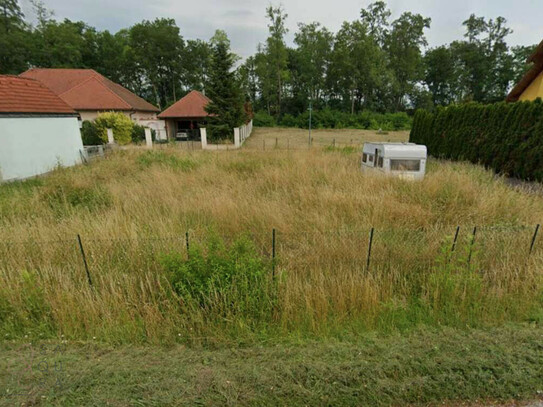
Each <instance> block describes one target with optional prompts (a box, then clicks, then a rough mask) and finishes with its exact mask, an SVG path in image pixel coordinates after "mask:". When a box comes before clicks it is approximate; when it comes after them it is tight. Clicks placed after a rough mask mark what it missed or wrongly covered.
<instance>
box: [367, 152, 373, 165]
mask: <svg viewBox="0 0 543 407" xmlns="http://www.w3.org/2000/svg"><path fill="white" fill-rule="evenodd" d="M368 157H369V158H370V163H372V162H373V155H371V154H368Z"/></svg>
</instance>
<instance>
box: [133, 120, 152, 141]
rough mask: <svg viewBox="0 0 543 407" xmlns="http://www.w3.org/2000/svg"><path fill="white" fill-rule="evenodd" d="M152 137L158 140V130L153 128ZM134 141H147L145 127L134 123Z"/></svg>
mask: <svg viewBox="0 0 543 407" xmlns="http://www.w3.org/2000/svg"><path fill="white" fill-rule="evenodd" d="M151 138H152V140H153V141H156V131H155V130H153V129H151ZM131 139H132V143H141V142H143V141H145V127H143V126H140V125H139V124H136V123H134V126H133V128H132V134H131Z"/></svg>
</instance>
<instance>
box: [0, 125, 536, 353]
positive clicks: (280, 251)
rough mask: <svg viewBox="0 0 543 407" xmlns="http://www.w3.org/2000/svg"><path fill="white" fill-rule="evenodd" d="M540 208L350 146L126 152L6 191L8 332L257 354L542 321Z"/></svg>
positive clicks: (0, 309) (438, 165)
mask: <svg viewBox="0 0 543 407" xmlns="http://www.w3.org/2000/svg"><path fill="white" fill-rule="evenodd" d="M266 131H267V130H257V132H256V134H255V139H254V140H256V141H258V137H263V136H265V134H266ZM325 133H327V132H325ZM280 136H281V135H280ZM393 136H394V137H400V136H398V135H393ZM376 137H377V136H375V135H374V136H373V138H376ZM385 137H386V136H385ZM542 215H543V202H542V201H541V199H540V198H539V197H536V196H532V195H529V194H524V193H522V192H519V191H515V190H512V189H511V188H509V187H508V186H507V185H506V184H505V183H504V182H503V180H501V179H497V178H496V177H495V176H494V175H493V174H492V173H490V172H488V171H485V170H483V169H481V168H480V167H476V166H473V165H467V164H452V163H444V162H435V161H432V162H431V163H430V165H429V168H428V176H427V178H426V179H425V180H424V181H423V182H418V183H415V182H405V181H401V180H397V179H389V178H383V177H378V176H371V175H368V174H362V173H361V172H360V170H359V154H358V153H356V152H355V153H353V152H352V149H344V148H337V149H331V148H325V149H323V148H313V149H311V150H308V151H282V150H278V151H273V150H271V151H264V152H263V151H253V150H251V148H250V145H249V146H248V147H247V148H246V149H244V150H241V151H237V152H203V151H196V152H187V151H178V150H176V149H175V148H166V149H163V150H155V151H145V150H130V151H119V152H117V153H114V154H113V155H111V156H110V157H108V158H107V159H106V160H103V161H97V162H94V163H93V164H92V165H89V166H82V167H77V168H70V169H60V170H57V171H55V172H54V173H52V174H50V175H49V176H47V177H43V178H40V179H35V180H30V181H27V182H23V183H15V184H7V185H3V186H1V187H0V227H1V230H2V236H1V239H0V240H1V241H2V243H0V315H1V318H0V329H1V332H2V335H3V336H5V337H7V338H14V337H15V338H17V337H19V338H20V337H24V335H32V336H36V335H39V336H41V337H43V338H47V337H60V335H64V337H66V338H69V339H78V340H88V339H92V338H99V340H100V341H104V342H109V343H172V342H176V341H181V342H184V343H200V342H205V343H219V342H225V343H232V342H237V343H246V342H254V341H258V340H269V339H270V338H284V337H290V338H306V337H317V338H319V337H343V336H344V335H347V336H349V335H352V334H358V333H360V332H367V331H374V330H377V331H381V332H388V331H394V330H398V329H399V330H406V329H407V330H408V329H411V328H414V327H416V326H419V325H427V326H452V327H467V326H469V327H482V326H492V325H493V326H497V325H500V324H503V323H505V322H527V321H535V322H540V321H541V319H542V318H543V313H542V311H541V310H542V308H541V305H542V299H543V297H542V281H541V273H540V269H541V267H540V266H541V264H542V263H541V261H542V259H543V247H541V244H539V242H536V244H535V246H534V251H533V253H531V255H529V249H530V241H531V238H532V235H533V231H534V228H535V225H536V224H537V223H538V222H540V221H541V219H542V218H543V216H542ZM457 225H460V226H461V229H460V234H459V239H458V242H457V244H456V245H455V250H454V252H453V251H452V246H453V242H452V236H453V235H454V233H455V229H456V227H457ZM474 226H478V227H479V229H478V231H477V234H476V237H475V239H474V238H473V236H472V230H473V227H474ZM372 227H374V228H375V234H374V241H373V247H372V253H371V259H370V266H369V267H368V246H369V232H370V229H371V228H372ZM274 228H275V229H276V231H277V235H276V241H277V245H276V254H277V257H276V259H275V260H272V259H271V256H272V251H273V249H272V229H274ZM187 233H188V235H189V243H190V244H189V246H190V248H189V250H188V251H187V244H186V243H187V242H186V234H187ZM78 234H80V235H81V238H82V243H83V246H84V250H85V252H86V257H87V262H88V267H89V274H90V278H91V279H92V284H93V285H92V287H91V286H90V285H89V282H88V277H87V274H86V271H85V268H84V263H83V259H82V256H81V252H80V248H79V246H78V244H77V240H76V236H77V235H78Z"/></svg>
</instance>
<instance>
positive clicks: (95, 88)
mask: <svg viewBox="0 0 543 407" xmlns="http://www.w3.org/2000/svg"><path fill="white" fill-rule="evenodd" d="M60 97H61V98H62V100H64V101H65V102H66V103H67V104H69V105H70V106H72V107H73V108H74V109H76V110H88V109H89V106H93V107H94V108H95V109H96V110H130V109H131V106H130V105H129V104H128V103H126V102H125V101H124V100H123V99H122V98H120V97H119V96H118V95H117V94H115V93H114V92H112V91H111V90H110V89H109V88H107V87H106V86H104V85H103V84H102V83H101V82H99V81H98V79H97V78H94V77H91V78H89V79H87V80H86V81H84V82H82V83H81V84H79V85H78V86H76V87H74V88H72V89H70V90H68V91H66V92H64V93H63V94H61V95H60Z"/></svg>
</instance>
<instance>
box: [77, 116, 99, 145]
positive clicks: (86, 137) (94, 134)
mask: <svg viewBox="0 0 543 407" xmlns="http://www.w3.org/2000/svg"><path fill="white" fill-rule="evenodd" d="M81 139H82V140H83V145H85V146H97V145H100V144H104V141H103V140H102V139H101V138H100V135H99V134H98V129H97V128H96V125H95V124H94V122H91V121H88V120H85V121H84V122H83V126H82V127H81Z"/></svg>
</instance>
